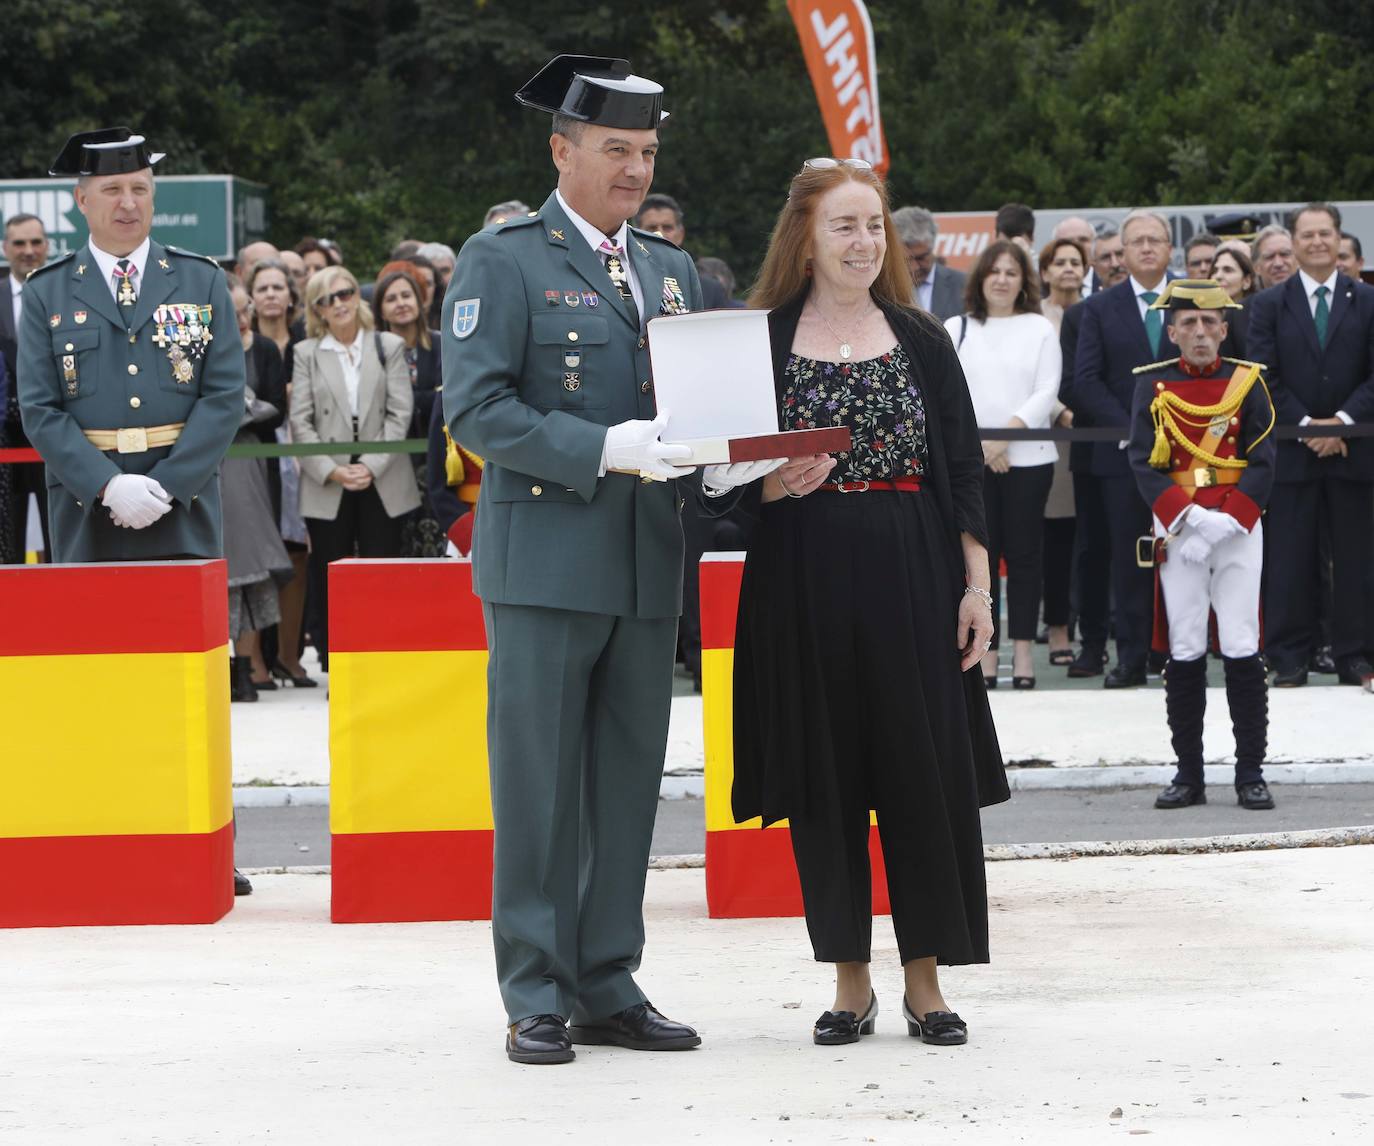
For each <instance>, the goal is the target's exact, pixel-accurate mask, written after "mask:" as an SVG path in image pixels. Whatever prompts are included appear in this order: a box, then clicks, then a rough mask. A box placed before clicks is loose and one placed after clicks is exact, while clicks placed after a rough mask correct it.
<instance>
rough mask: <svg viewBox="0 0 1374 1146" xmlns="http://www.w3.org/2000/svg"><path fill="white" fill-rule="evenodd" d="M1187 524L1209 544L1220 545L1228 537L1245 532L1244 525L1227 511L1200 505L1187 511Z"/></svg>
mask: <svg viewBox="0 0 1374 1146" xmlns="http://www.w3.org/2000/svg"><path fill="white" fill-rule="evenodd" d="M1188 524H1189V525H1190V526H1192V527H1193V530H1194V531H1195V532H1196V533H1197V534H1198V535H1199V536H1200V537H1202V538H1204V539H1205V540H1206V542H1207V544H1208V545H1209V546H1214V545H1220V544H1221V543H1222V542H1223V541H1225V540H1226V539H1227V538H1228V537H1235V536H1236V535H1237V534H1240V533H1244V532H1245V526H1243V525H1241V523H1240V522H1239V521H1237V520H1236V519H1235V518H1234V517H1232V516H1231V515H1230V514H1229V513H1222V512H1221V511H1220V510H1215V509H1203V508H1202V506H1200V505H1195V506H1193V508H1192V509H1190V510H1189V511H1188Z"/></svg>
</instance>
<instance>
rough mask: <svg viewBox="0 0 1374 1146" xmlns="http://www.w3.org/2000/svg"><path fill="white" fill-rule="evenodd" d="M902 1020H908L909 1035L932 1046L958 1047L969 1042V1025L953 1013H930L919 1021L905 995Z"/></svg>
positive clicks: (903, 997)
mask: <svg viewBox="0 0 1374 1146" xmlns="http://www.w3.org/2000/svg"><path fill="white" fill-rule="evenodd" d="M902 1018H904V1019H906V1033H907V1034H909V1035H910V1036H911V1037H912V1038H913V1039H920V1040H921V1041H922V1042H923V1043H930V1045H931V1046H936V1047H957V1046H960V1045H961V1044H963V1043H966V1042H968V1023H966V1022H964V1020H963V1019H961V1018H960V1017H959V1016H958V1015H956V1014H955V1013H954V1012H953V1011H928V1012H926V1015H925V1017H924V1018H919V1019H918V1018H917V1017H916V1016H915V1015H914V1014H913V1013H912V1011H911V1006H910V1004H909V1003H908V1002H907V1001H906V996H905V995H903V996H902Z"/></svg>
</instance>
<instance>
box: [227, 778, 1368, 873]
mask: <svg viewBox="0 0 1374 1146" xmlns="http://www.w3.org/2000/svg"><path fill="white" fill-rule="evenodd" d="M1156 791H1157V789H1155V788H1148V789H1140V788H1129V789H1124V790H1123V789H1116V790H1107V791H1087V792H1078V791H1053V790H1050V791H1030V792H1017V793H1015V794H1014V795H1013V796H1012V799H1011V800H1010V802H1008V803H1006V804H999V805H998V806H997V807H995V808H987V809H984V811H983V835H984V838H985V840H986V841H987V842H988V843H990V844H1011V843H1045V842H1058V843H1062V842H1077V841H1080V840H1143V839H1156V838H1159V837H1168V838H1175V837H1183V836H1219V835H1239V834H1244V833H1248V832H1287V831H1300V830H1302V829H1306V828H1334V827H1351V826H1354V825H1357V824H1374V784H1295V785H1288V786H1285V787H1279V786H1277V785H1276V786H1275V788H1274V792H1275V800H1276V802H1277V804H1278V807H1277V808H1275V809H1274V810H1273V811H1272V812H1247V811H1245V810H1244V809H1242V808H1239V807H1237V806H1236V804H1235V797H1234V794H1233V793H1232V792H1230V791H1228V790H1226V789H1217V790H1215V791H1213V792H1212V802H1211V803H1209V804H1207V805H1206V806H1205V807H1201V808H1189V809H1187V810H1184V811H1179V812H1159V811H1156V810H1155V809H1154V807H1153V803H1154V797H1155V792H1156ZM237 818H238V825H239V838H238V848H237V851H236V853H235V854H236V855H237V857H238V862H239V864H240V866H242V867H308V866H313V865H316V864H327V863H329V809H328V808H323V807H287V808H240V809H239V810H238V813H237ZM705 833H706V827H705V820H704V816H703V812H702V801H700V800H660V801H659V805H658V821H657V823H656V824H655V827H654V843H653V852H654V855H686V854H699V853H700V852H702V851H703V850H704V849H705Z"/></svg>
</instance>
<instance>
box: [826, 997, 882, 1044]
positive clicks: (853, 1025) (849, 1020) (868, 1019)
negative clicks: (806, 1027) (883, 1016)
mask: <svg viewBox="0 0 1374 1146" xmlns="http://www.w3.org/2000/svg"><path fill="white" fill-rule="evenodd" d="M877 1018H878V996H877V995H875V994H874V993H873V992H872V991H871V990H870V991H869V993H868V1010H866V1011H865V1012H864V1014H863V1018H859V1017H858V1016H857V1015H856V1014H855V1013H854V1012H853V1011H826V1012H825V1013H824V1014H823V1015H821V1017H820V1018H819V1019H817V1020H816V1025H815V1026H814V1027H812V1028H811V1041H812V1042H813V1043H815V1044H816V1045H817V1046H818V1047H834V1046H841V1045H842V1044H844V1043H856V1042H858V1041H859V1039H860V1038H861V1037H862V1036H863V1035H871V1034H872V1033H873V1031H874V1029H875V1024H876V1022H877Z"/></svg>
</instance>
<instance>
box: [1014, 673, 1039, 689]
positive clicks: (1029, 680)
mask: <svg viewBox="0 0 1374 1146" xmlns="http://www.w3.org/2000/svg"><path fill="white" fill-rule="evenodd" d="M1011 687H1012V688H1020V689H1027V688H1034V687H1035V677H1033V676H1014V677H1012V678H1011Z"/></svg>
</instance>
